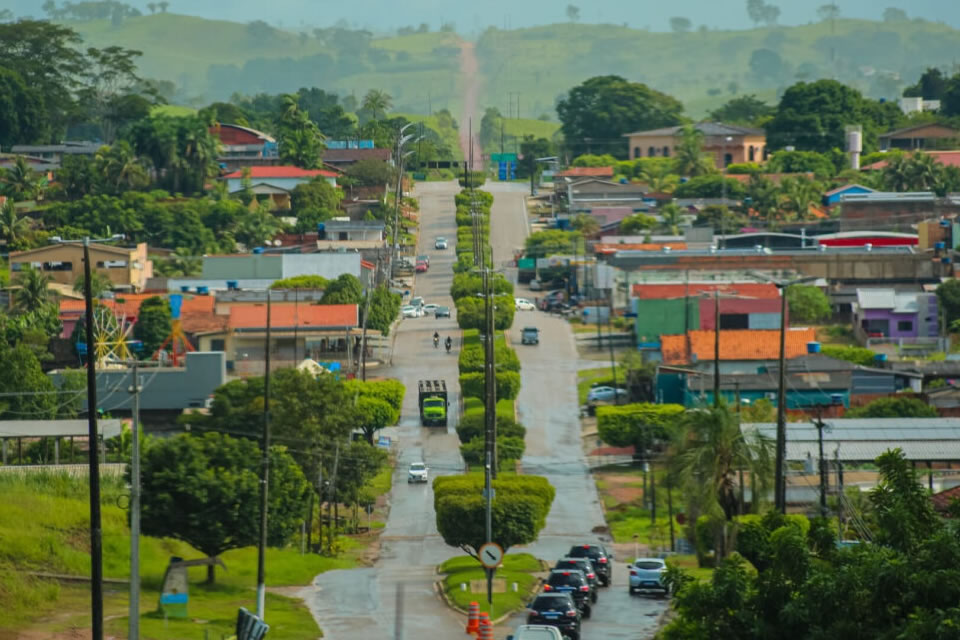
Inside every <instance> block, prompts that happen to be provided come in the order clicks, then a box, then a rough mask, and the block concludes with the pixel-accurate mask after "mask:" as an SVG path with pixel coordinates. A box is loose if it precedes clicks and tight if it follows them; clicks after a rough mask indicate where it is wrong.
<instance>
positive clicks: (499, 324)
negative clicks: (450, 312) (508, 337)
mask: <svg viewBox="0 0 960 640" xmlns="http://www.w3.org/2000/svg"><path fill="white" fill-rule="evenodd" d="M456 303H457V324H458V325H459V326H460V328H461V329H483V328H485V325H486V313H485V311H484V300H483V299H482V298H469V297H468V298H460V299H459V300H457V301H456ZM494 305H495V308H494V312H493V329H494V331H505V330H506V329H509V328H510V327H512V326H513V315H514V313H515V312H516V302H515V301H514V299H513V296H497V297H496V298H494Z"/></svg>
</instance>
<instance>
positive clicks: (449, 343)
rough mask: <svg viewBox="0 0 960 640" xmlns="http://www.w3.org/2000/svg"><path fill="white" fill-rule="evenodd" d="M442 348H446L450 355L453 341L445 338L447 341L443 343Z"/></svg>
mask: <svg viewBox="0 0 960 640" xmlns="http://www.w3.org/2000/svg"><path fill="white" fill-rule="evenodd" d="M444 346H445V347H446V348H447V353H450V347H452V346H453V340H451V339H450V338H447V341H446V342H445V343H444Z"/></svg>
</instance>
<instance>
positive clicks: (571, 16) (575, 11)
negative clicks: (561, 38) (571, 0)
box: [566, 4, 580, 22]
mask: <svg viewBox="0 0 960 640" xmlns="http://www.w3.org/2000/svg"><path fill="white" fill-rule="evenodd" d="M566 14H567V20H569V21H570V22H580V7H578V6H576V5H573V4H568V5H567V10H566Z"/></svg>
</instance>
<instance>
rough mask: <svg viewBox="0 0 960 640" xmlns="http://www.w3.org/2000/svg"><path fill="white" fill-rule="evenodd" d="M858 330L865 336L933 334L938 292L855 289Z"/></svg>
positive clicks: (936, 325)
mask: <svg viewBox="0 0 960 640" xmlns="http://www.w3.org/2000/svg"><path fill="white" fill-rule="evenodd" d="M853 316H854V326H855V328H856V331H857V333H859V334H861V335H864V334H865V337H867V338H936V337H939V335H940V323H939V317H940V316H939V310H938V307H937V295H936V294H935V293H924V292H920V291H896V290H894V289H858V290H857V302H856V304H854V307H853Z"/></svg>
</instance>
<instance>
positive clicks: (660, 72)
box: [477, 20, 960, 117]
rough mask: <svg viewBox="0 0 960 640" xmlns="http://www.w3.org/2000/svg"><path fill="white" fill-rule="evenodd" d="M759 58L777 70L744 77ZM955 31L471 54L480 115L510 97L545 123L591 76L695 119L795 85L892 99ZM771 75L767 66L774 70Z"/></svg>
mask: <svg viewBox="0 0 960 640" xmlns="http://www.w3.org/2000/svg"><path fill="white" fill-rule="evenodd" d="M759 49H767V50H769V51H771V52H774V53H775V54H776V55H777V57H779V60H780V65H779V67H777V68H758V69H757V71H752V70H751V64H750V61H751V56H752V55H753V52H754V51H756V50H759ZM958 50H960V31H957V30H956V29H953V28H951V27H948V26H946V25H942V24H937V23H932V22H924V21H911V22H903V23H882V22H870V21H864V20H837V21H836V24H835V25H834V26H833V34H831V26H830V25H829V24H828V23H818V24H809V25H803V26H797V27H775V28H761V29H750V30H744V31H719V30H716V31H696V32H690V33H683V34H674V33H656V32H650V31H643V30H637V29H630V28H627V27H621V26H614V25H586V24H555V25H548V26H542V27H535V28H530V29H518V30H512V31H501V30H498V29H489V30H488V31H487V32H486V33H485V34H484V35H483V36H482V37H481V39H480V41H479V43H478V46H477V54H478V56H479V57H480V61H481V68H482V70H483V72H484V76H485V81H486V85H485V94H486V96H485V97H486V102H485V104H486V105H488V106H497V107H499V108H500V109H501V111H503V112H504V113H506V110H507V103H508V99H509V94H510V93H511V92H512V93H519V94H520V105H521V115H522V116H524V117H538V116H539V115H540V114H542V113H548V114H553V113H554V110H553V108H554V103H555V100H556V99H557V97H558V96H560V95H562V94H564V93H565V92H566V91H567V90H569V89H570V87H572V86H574V85H576V84H578V83H579V82H581V81H583V80H584V79H586V78H589V77H591V76H595V75H606V74H617V75H621V76H624V77H626V78H628V79H631V80H636V81H641V82H645V83H647V84H648V85H650V86H652V87H653V88H655V89H658V90H660V91H663V92H665V93H668V94H671V95H673V96H675V97H677V98H679V99H680V100H682V101H683V102H684V104H685V105H686V107H687V112H688V113H689V114H690V115H693V116H702V115H704V114H705V113H706V112H707V111H708V110H710V109H712V108H714V107H716V106H718V105H720V104H722V103H723V102H725V101H726V100H728V99H729V98H730V97H732V96H733V95H737V94H742V93H755V94H757V95H759V96H760V97H763V98H767V99H770V100H772V99H774V98H775V97H776V95H777V91H778V90H779V89H782V88H783V87H786V86H789V85H790V84H793V83H794V82H796V81H798V80H800V79H816V78H820V77H831V76H834V77H837V78H838V79H840V80H842V81H844V82H847V83H849V84H851V85H853V86H856V87H857V88H859V89H860V90H862V91H864V92H866V93H868V94H870V95H872V96H874V97H887V98H895V97H896V96H897V95H898V94H899V89H900V88H901V87H902V85H903V84H906V83H911V84H912V83H913V82H914V81H915V80H916V77H917V76H918V75H919V74H920V73H921V72H922V70H923V69H924V68H925V67H927V66H934V65H944V66H947V65H953V61H954V57H955V53H956V51H958ZM774 66H776V65H774Z"/></svg>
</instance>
